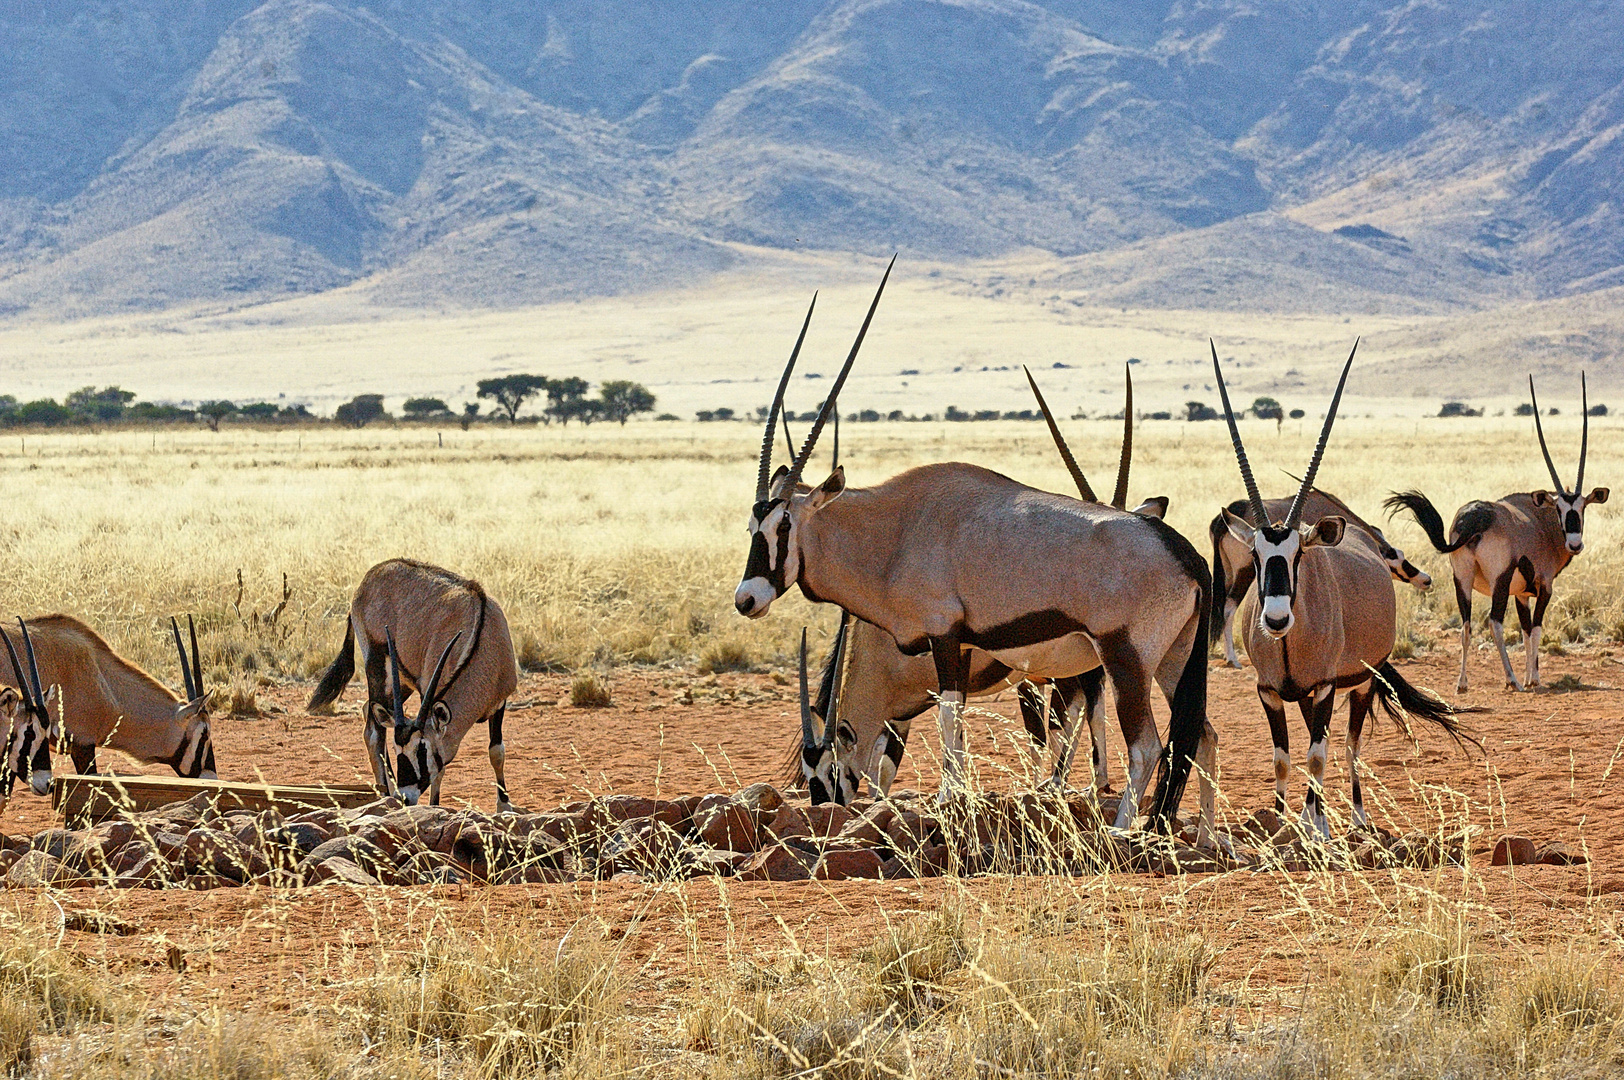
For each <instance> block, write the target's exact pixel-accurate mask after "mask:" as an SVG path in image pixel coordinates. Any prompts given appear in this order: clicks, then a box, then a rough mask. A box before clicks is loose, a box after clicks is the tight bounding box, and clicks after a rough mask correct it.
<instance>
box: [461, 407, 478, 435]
mask: <svg viewBox="0 0 1624 1080" xmlns="http://www.w3.org/2000/svg"><path fill="white" fill-rule="evenodd" d="M477 419H479V402H477V401H465V402H463V403H462V420H461V423H462V430H464V431H467V430H468V425H469V424H472V423H473V422H474V421H475V420H477Z"/></svg>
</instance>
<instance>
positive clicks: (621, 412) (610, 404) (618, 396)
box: [598, 379, 767, 427]
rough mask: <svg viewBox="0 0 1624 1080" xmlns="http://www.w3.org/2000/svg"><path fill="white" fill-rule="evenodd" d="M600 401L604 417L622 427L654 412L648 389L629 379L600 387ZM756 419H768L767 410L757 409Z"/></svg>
mask: <svg viewBox="0 0 1624 1080" xmlns="http://www.w3.org/2000/svg"><path fill="white" fill-rule="evenodd" d="M598 400H599V401H600V402H601V403H602V406H603V414H604V416H605V417H607V418H608V419H610V420H618V421H620V426H621V427H625V426H626V421H627V420H630V419H631V418H632V417H633V416H636V415H637V414H638V413H646V412H653V411H654V401H655V398H654V395H653V394H651V393H649V391H648V387H646V386H643V385H642V384H641V383H634V382H631V381H629V380H627V379H609V380H607V381H606V382H604V384H603V385H602V386H600V387H598ZM756 419H758V420H765V419H767V410H766V409H765V408H761V409H757V410H756Z"/></svg>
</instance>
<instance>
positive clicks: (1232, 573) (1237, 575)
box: [1207, 488, 1432, 668]
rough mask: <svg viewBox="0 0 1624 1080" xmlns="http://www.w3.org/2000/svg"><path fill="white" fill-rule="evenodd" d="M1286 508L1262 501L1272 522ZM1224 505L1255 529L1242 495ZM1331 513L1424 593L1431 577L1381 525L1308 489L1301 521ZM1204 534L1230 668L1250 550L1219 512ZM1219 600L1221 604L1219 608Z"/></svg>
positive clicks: (1248, 581)
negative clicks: (1390, 539) (1207, 539)
mask: <svg viewBox="0 0 1624 1080" xmlns="http://www.w3.org/2000/svg"><path fill="white" fill-rule="evenodd" d="M1290 508H1291V500H1290V499H1266V500H1264V503H1263V509H1264V510H1265V511H1267V512H1268V514H1269V517H1270V520H1273V521H1278V520H1280V515H1282V514H1284V513H1286V512H1287V511H1289V510H1290ZM1224 509H1225V510H1227V511H1228V512H1229V513H1231V514H1235V515H1238V516H1240V517H1242V518H1245V519H1246V523H1247V524H1248V525H1251V526H1253V527H1254V528H1255V527H1256V526H1257V522H1256V521H1254V520H1252V509H1251V506H1250V505H1249V504H1248V503H1247V501H1246V500H1245V499H1236V500H1235V501H1234V502H1232V503H1230V504H1229V505H1228V506H1226V507H1225V508H1224ZM1332 515H1335V516H1337V517H1340V518H1342V519H1343V520H1344V521H1346V522H1347V523H1348V524H1349V525H1356V526H1358V529H1357V530H1355V532H1354V533H1353V535H1354V536H1355V537H1356V538H1357V539H1358V540H1359V541H1360V542H1362V543H1365V544H1369V545H1371V547H1372V548H1373V549H1374V550H1375V552H1376V554H1377V555H1379V556H1381V560H1382V562H1384V563H1386V564H1387V571H1388V573H1390V574H1392V575H1393V580H1394V581H1402V582H1404V583H1405V584H1407V585H1413V586H1414V587H1415V588H1417V589H1420V590H1422V591H1423V592H1425V591H1426V590H1427V589H1430V588H1432V578H1431V577H1430V576H1429V575H1427V574H1425V573H1423V572H1422V571H1420V570H1418V569H1416V567H1415V565H1414V564H1413V563H1411V562H1410V560H1409V559H1406V558H1405V557H1404V552H1402V551H1400V550H1399V549H1398V548H1396V547H1394V546H1393V545H1392V544H1390V543H1388V542H1387V537H1385V536H1383V535H1382V531H1381V530H1380V529H1378V528H1376V526H1374V525H1372V524H1370V523H1369V522H1368V521H1365V520H1364V519H1363V518H1361V517H1360V516H1359V515H1358V514H1355V513H1354V512H1353V511H1352V510H1350V509H1348V504H1347V503H1345V502H1343V501H1342V500H1341V499H1339V498H1337V497H1336V496H1335V495H1332V494H1330V493H1329V492H1325V491H1321V490H1319V489H1318V488H1315V489H1314V490H1312V491H1310V492H1309V493H1308V497H1307V498H1306V499H1305V500H1304V501H1303V510H1302V518H1303V524H1305V525H1314V524H1316V523H1317V522H1318V521H1319V519H1320V518H1323V517H1330V516H1332ZM1207 533H1208V535H1209V536H1211V538H1212V598H1213V605H1212V622H1213V627H1214V629H1218V630H1219V632H1220V633H1221V634H1222V636H1223V643H1224V661H1225V662H1226V663H1227V664H1229V666H1230V667H1236V668H1238V667H1240V666H1241V660H1240V657H1239V656H1238V655H1236V653H1235V609H1236V608H1238V607H1240V604H1241V600H1242V599H1244V598H1245V596H1246V590H1248V589H1250V588H1251V587H1252V577H1253V575H1252V557H1251V553H1250V552H1248V551H1247V550H1246V549H1245V548H1244V547H1242V546H1241V544H1240V542H1239V541H1238V540H1236V539H1235V538H1234V537H1233V536H1231V535H1230V532H1229V526H1228V525H1226V524H1225V523H1224V515H1223V513H1222V512H1220V513H1218V514H1216V515H1214V517H1213V519H1212V523H1211V524H1210V525H1208V526H1207ZM1220 604H1222V605H1223V606H1222V607H1221V608H1220V607H1219V605H1220Z"/></svg>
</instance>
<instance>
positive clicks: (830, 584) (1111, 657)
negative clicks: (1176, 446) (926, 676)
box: [733, 260, 1211, 829]
mask: <svg viewBox="0 0 1624 1080" xmlns="http://www.w3.org/2000/svg"><path fill="white" fill-rule="evenodd" d="M893 261H894V260H893ZM886 275H887V277H889V275H890V270H889V269H887V271H886ZM884 290H885V281H884V280H883V279H882V281H881V282H880V288H879V290H878V291H877V292H876V293H875V295H874V300H873V302H872V304H871V305H870V306H869V309H868V314H867V316H866V317H865V318H864V320H863V326H862V329H861V330H860V331H859V332H858V334H857V339H856V341H855V342H854V343H853V345H852V349H851V352H850V354H849V355H848V356H847V357H846V362H845V366H844V367H843V368H842V369H841V372H840V375H839V376H838V377H837V378H836V379H835V384H834V386H833V388H832V389H831V391H830V393H829V396H828V398H827V399H825V401H824V405H823V408H822V409H821V410H820V412H819V414H818V418H817V420H816V421H814V422H813V425H812V429H811V430H810V431H809V432H808V433H807V436H806V439H805V441H804V442H803V443H802V445H801V451H800V453H799V454H798V455H796V457H795V459H794V461H793V462H792V463H791V464H790V465H789V467H787V468H783V467H780V469H779V471H778V472H777V473H776V474H773V472H772V445H773V428H774V423H775V421H776V419H777V416H778V412H779V410H780V409H781V408H782V406H783V399H784V386H785V383H786V382H787V381H788V378H789V373H790V368H789V367H786V368H785V371H784V375H783V378H782V379H781V380H780V382H779V388H778V393H777V396H776V397H775V399H774V401H773V404H772V408H771V409H769V410H768V418H767V426H766V434H765V436H764V437H763V439H762V449H761V461H760V468H759V471H758V473H757V478H756V491H755V504H754V506H753V507H752V510H751V514H750V520H749V525H748V529H749V533H750V554H749V558H748V560H747V562H746V564H745V570H744V577H743V580H742V581H740V583H739V586H738V588H737V589H736V590H735V592H734V597H733V604H734V607H735V608H737V609H738V611H739V613H740V614H741V615H745V616H747V617H749V618H760V617H761V616H763V615H765V614H766V613H767V611H768V610H769V609H770V608H771V606H772V603H773V601H774V600H776V599H777V598H778V597H779V596H780V595H782V594H783V593H784V592H785V591H787V590H788V589H789V588H790V586H792V585H796V584H798V585H800V587H801V591H802V593H803V594H804V595H805V596H806V597H807V598H808V599H809V600H812V601H814V602H828V603H833V604H838V605H839V606H840V607H842V608H844V609H845V610H847V611H849V612H851V613H852V614H853V615H855V616H856V617H857V618H860V619H862V620H864V621H865V622H869V623H873V624H874V625H876V626H878V627H880V628H881V629H882V630H884V631H885V632H886V633H888V634H890V635H891V637H892V639H893V640H895V641H896V642H897V643H898V645H899V646H900V647H901V648H902V651H903V652H905V653H907V654H909V655H918V654H920V653H923V652H925V651H927V650H928V651H929V652H930V654H931V658H932V660H933V662H934V664H935V667H936V678H937V687H938V690H939V693H940V702H941V704H940V706H939V708H938V719H939V721H940V724H941V728H942V747H943V767H942V789H941V797H942V798H943V799H944V800H945V799H946V798H948V797H949V796H950V795H951V794H953V793H954V792H956V791H957V789H958V788H959V787H960V785H961V783H962V777H963V775H964V750H963V748H962V743H961V732H960V725H959V708H960V706H961V705H962V703H963V702H964V697H965V690H966V689H967V687H968V684H969V668H970V656H971V650H973V649H981V650H982V651H984V652H988V653H991V654H992V656H993V657H994V659H996V660H998V661H999V662H1000V663H1003V664H1006V665H1007V666H1009V667H1010V668H1013V669H1015V670H1018V671H1021V672H1023V673H1025V674H1028V675H1041V676H1045V677H1049V678H1063V677H1066V676H1071V675H1077V674H1080V673H1082V672H1084V671H1090V670H1092V669H1093V668H1095V667H1097V666H1099V665H1100V664H1101V663H1102V662H1103V664H1104V666H1105V670H1106V674H1107V675H1108V676H1109V677H1110V679H1111V683H1112V686H1113V688H1114V690H1115V692H1116V702H1117V714H1118V717H1119V719H1120V721H1121V723H1122V729H1123V732H1124V733H1125V735H1126V737H1127V742H1128V747H1129V758H1130V762H1131V764H1130V767H1129V775H1128V782H1127V785H1126V790H1125V791H1124V794H1123V798H1122V802H1121V806H1120V810H1119V811H1118V814H1117V819H1116V824H1117V825H1118V826H1122V827H1125V826H1128V825H1130V824H1132V822H1133V820H1134V817H1135V815H1136V813H1137V811H1138V808H1139V799H1140V796H1141V795H1142V794H1143V793H1144V792H1145V790H1146V788H1147V787H1148V786H1149V781H1150V777H1151V773H1152V772H1153V771H1154V770H1156V769H1157V765H1158V762H1159V763H1160V764H1161V769H1160V777H1159V780H1158V783H1157V786H1156V793H1155V797H1154V799H1153V801H1152V807H1151V812H1150V817H1151V822H1152V824H1153V825H1154V826H1155V827H1156V828H1159V829H1166V828H1168V827H1169V826H1170V825H1171V823H1172V816H1173V814H1174V812H1175V811H1176V809H1177V807H1178V804H1179V800H1180V798H1181V797H1182V796H1183V792H1184V785H1185V783H1186V781H1187V780H1188V779H1189V774H1190V768H1191V766H1192V764H1193V762H1194V758H1195V755H1196V753H1197V749H1198V745H1199V743H1200V741H1201V737H1202V733H1203V729H1204V728H1205V725H1206V711H1207V709H1206V703H1207V666H1206V660H1205V647H1206V640H1207V629H1206V624H1207V613H1208V599H1207V589H1208V588H1209V586H1210V584H1211V579H1210V576H1209V575H1208V573H1207V566H1206V562H1205V560H1203V559H1202V558H1201V556H1200V555H1199V554H1198V553H1197V552H1196V551H1195V549H1194V548H1193V547H1191V546H1190V543H1189V542H1188V541H1187V540H1185V539H1184V538H1183V537H1182V536H1180V535H1179V534H1178V533H1177V532H1175V531H1173V530H1172V529H1171V528H1169V527H1168V526H1167V525H1165V524H1164V523H1162V522H1161V521H1158V520H1156V519H1154V518H1144V517H1140V516H1138V515H1135V514H1130V513H1128V512H1127V511H1125V510H1118V509H1116V508H1114V507H1109V506H1100V505H1097V504H1092V503H1084V502H1080V501H1078V500H1076V499H1072V498H1068V497H1066V496H1062V495H1051V494H1049V493H1048V492H1044V491H1038V490H1036V489H1034V488H1029V487H1027V486H1026V485H1024V484H1020V483H1017V482H1016V481H1014V480H1011V479H1010V478H1008V477H1006V476H1001V475H999V474H998V473H995V472H992V471H990V470H988V469H982V468H978V467H977V466H974V465H966V464H962V463H957V462H953V463H943V464H936V465H926V466H923V467H920V468H916V469H911V470H909V471H907V472H905V473H902V474H901V475H899V476H895V477H892V478H891V479H890V480H887V481H886V482H884V483H883V484H880V485H878V486H877V487H872V488H867V489H855V488H854V489H851V490H847V488H846V481H845V473H844V472H843V471H842V470H841V469H840V468H838V467H837V468H836V469H835V470H834V471H833V472H832V473H831V474H830V475H829V477H828V478H827V479H826V480H824V481H823V483H821V484H819V485H818V486H817V487H815V488H812V489H811V490H810V491H807V492H806V493H804V494H803V493H802V492H800V491H799V490H798V489H797V487H796V485H797V484H798V483H799V481H800V478H801V471H802V469H804V468H805V466H806V463H807V459H808V458H810V457H811V454H812V450H813V449H814V448H815V446H816V445H817V440H818V436H819V434H820V433H821V432H822V430H823V427H824V425H825V423H826V422H827V421H828V418H829V414H830V412H831V411H832V410H833V409H834V408H835V406H836V404H837V402H838V401H839V397H840V389H841V387H842V386H843V385H844V384H845V381H846V377H847V375H848V374H849V373H850V371H851V367H852V364H853V363H854V362H855V361H856V359H857V353H858V350H859V349H860V348H861V346H862V342H863V337H864V335H866V334H867V332H868V327H869V324H870V322H871V321H872V320H873V317H874V312H875V309H876V308H878V306H879V302H880V296H881V295H882V294H883V292H884ZM810 317H811V315H810V312H809V313H808V319H810ZM803 333H804V327H803ZM793 361H794V357H793V355H792V356H791V363H792V364H793ZM1152 680H1155V681H1156V682H1157V683H1158V684H1160V686H1161V688H1162V690H1163V692H1164V693H1165V694H1166V695H1167V697H1168V699H1169V704H1170V705H1171V708H1172V720H1171V723H1170V726H1169V748H1168V751H1167V753H1166V754H1165V755H1164V753H1163V749H1162V745H1161V740H1160V738H1159V737H1158V735H1157V732H1156V722H1155V717H1154V716H1153V714H1152V712H1151V705H1150V687H1151V681H1152Z"/></svg>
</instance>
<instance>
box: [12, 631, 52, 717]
mask: <svg viewBox="0 0 1624 1080" xmlns="http://www.w3.org/2000/svg"><path fill="white" fill-rule="evenodd" d="M17 625H18V626H20V627H22V628H23V648H24V649H26V650H27V651H28V677H29V679H31V680H32V681H33V683H34V700H35V702H37V703H38V704H39V707H40V711H41V712H43V711H44V710H45V689H44V687H42V686H41V685H40V681H39V660H38V659H36V658H35V656H34V635H32V634H30V633H29V632H28V624H27V623H25V622H23V621H22V620H21V619H18V620H17Z"/></svg>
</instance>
